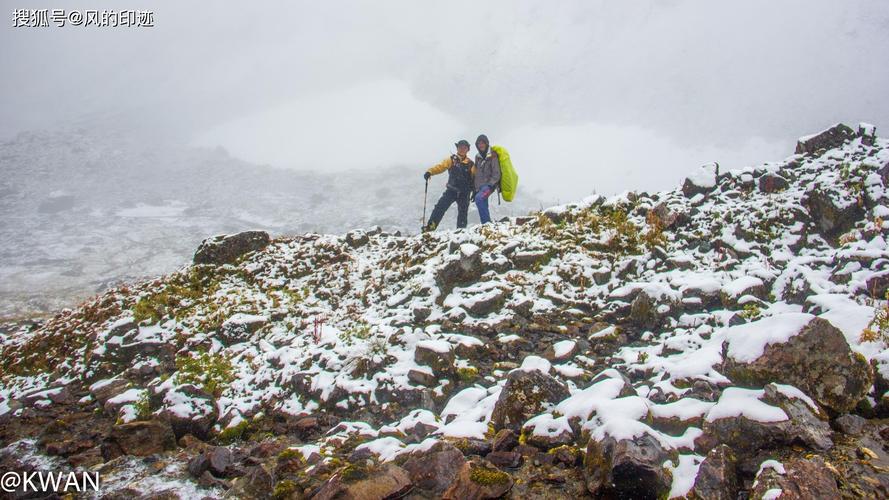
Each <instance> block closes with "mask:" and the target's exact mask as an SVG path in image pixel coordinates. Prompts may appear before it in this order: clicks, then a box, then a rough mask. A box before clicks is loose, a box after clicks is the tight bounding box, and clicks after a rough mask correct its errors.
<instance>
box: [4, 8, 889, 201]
mask: <svg viewBox="0 0 889 500" xmlns="http://www.w3.org/2000/svg"><path fill="white" fill-rule="evenodd" d="M3 7H4V11H5V14H4V15H5V16H6V19H7V20H6V21H5V22H4V26H3V29H2V30H0V47H2V49H0V64H2V67H3V75H4V77H3V78H2V79H0V136H2V137H4V138H8V137H12V136H14V135H15V134H16V133H18V132H20V131H23V130H30V129H44V128H53V127H58V126H68V125H76V126H79V127H87V128H95V129H103V128H104V129H115V130H126V131H130V132H132V133H133V134H137V135H139V134H141V135H142V136H144V137H145V138H146V141H157V140H159V139H164V140H171V141H176V142H182V143H186V144H193V145H206V146H217V145H218V146H222V147H224V148H225V149H226V150H228V151H229V152H230V153H231V154H232V155H234V156H236V157H239V158H242V159H244V160H247V161H251V162H256V163H263V164H269V165H271V166H274V167H280V168H290V169H309V170H325V171H334V172H337V171H341V170H345V169H353V168H361V169H371V168H378V167H381V166H390V165H407V166H415V167H416V168H417V169H418V171H419V170H420V169H422V168H425V167H427V166H429V165H430V164H431V163H433V162H435V161H438V160H440V159H441V158H443V157H444V156H445V155H446V154H448V152H449V151H450V150H451V149H452V144H453V142H454V141H455V140H456V139H459V138H467V139H469V140H470V141H473V140H474V138H475V136H476V135H477V134H479V133H486V134H488V135H489V136H490V137H491V139H492V140H493V141H494V142H495V143H501V144H504V145H505V146H507V147H508V148H509V149H510V150H511V151H512V153H513V158H514V161H515V163H516V167H517V169H518V171H519V174H520V176H521V179H522V180H521V189H525V190H529V191H530V192H535V193H538V194H540V195H544V196H548V197H551V198H554V199H559V200H561V201H568V200H570V199H573V198H577V197H581V196H584V195H586V194H589V193H590V192H594V191H595V192H603V193H611V192H618V191H622V190H628V189H644V190H655V189H664V188H670V187H672V186H675V185H676V184H678V183H679V182H680V180H681V178H682V177H683V176H684V174H686V173H687V172H689V171H690V170H691V169H693V168H694V167H695V166H697V165H699V164H702V163H705V162H709V161H719V162H720V163H721V164H723V165H724V166H726V167H729V168H731V167H741V166H745V165H748V164H753V163H759V162H762V161H766V160H777V159H781V158H784V157H785V156H787V155H789V154H790V153H791V152H792V149H793V144H794V142H795V140H796V138H797V137H798V136H801V135H804V134H809V133H812V132H815V131H818V130H820V129H823V128H826V127H827V126H830V125H831V124H833V123H835V122H838V121H844V122H847V123H851V124H853V125H854V124H856V123H857V122H859V121H867V122H871V123H874V124H876V125H877V126H878V133H882V134H885V132H886V130H887V128H889V100H887V99H886V98H885V94H886V89H887V88H889V68H887V65H886V64H885V59H886V54H887V49H889V2H885V1H883V0H872V1H846V2H836V1H813V0H805V1H802V0H800V1H782V2H774V1H766V0H758V1H744V2H731V5H729V3H728V2H706V1H691V0H670V1H658V2H632V3H629V2H605V1H560V2H542V1H536V2H530V1H488V2H483V3H482V2H469V1H451V2H434V3H433V2H416V1H332V2H319V1H315V2H293V1H287V2H284V1H281V2H271V1H264V2H250V3H249V4H248V3H243V2H213V3H212V4H211V3H208V2H197V1H189V2H185V1H182V0H177V1H151V2H147V1H135V0H134V1H129V2H125V3H121V2H118V1H115V2H110V1H109V2H102V1H96V0H94V1H91V2H89V3H88V4H84V3H79V2H62V1H55V2H50V3H47V2H39V1H29V2H10V1H4V2H3ZM24 7H27V8H34V9H36V8H50V9H52V8H66V9H86V8H98V9H102V8H107V9H111V8H115V9H125V8H129V9H137V8H140V9H151V10H154V11H155V25H156V26H155V27H153V28H95V27H65V28H56V27H48V28H13V27H12V24H11V11H12V10H13V9H15V8H24ZM158 144H161V143H160V142H158ZM159 147H161V146H159ZM418 185H419V174H418Z"/></svg>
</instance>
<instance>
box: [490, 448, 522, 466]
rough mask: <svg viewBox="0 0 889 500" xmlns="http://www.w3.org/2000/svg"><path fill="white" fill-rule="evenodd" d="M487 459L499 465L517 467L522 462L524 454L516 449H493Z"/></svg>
mask: <svg viewBox="0 0 889 500" xmlns="http://www.w3.org/2000/svg"><path fill="white" fill-rule="evenodd" d="M485 459H486V460H487V461H488V462H491V463H492V464H494V465H496V466H497V467H508V468H515V467H518V466H519V465H521V464H522V454H521V453H519V452H516V451H492V452H491V453H488V454H487V455H486V456H485Z"/></svg>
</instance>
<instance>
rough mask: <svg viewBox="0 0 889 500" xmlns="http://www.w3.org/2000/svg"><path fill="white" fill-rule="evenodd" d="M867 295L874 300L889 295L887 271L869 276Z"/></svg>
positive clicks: (888, 275)
mask: <svg viewBox="0 0 889 500" xmlns="http://www.w3.org/2000/svg"><path fill="white" fill-rule="evenodd" d="M866 286H867V294H868V295H869V296H871V297H874V298H876V299H880V300H882V299H884V298H886V294H887V293H889V271H887V272H882V273H879V274H876V275H874V276H871V277H870V278H868V280H867V284H866Z"/></svg>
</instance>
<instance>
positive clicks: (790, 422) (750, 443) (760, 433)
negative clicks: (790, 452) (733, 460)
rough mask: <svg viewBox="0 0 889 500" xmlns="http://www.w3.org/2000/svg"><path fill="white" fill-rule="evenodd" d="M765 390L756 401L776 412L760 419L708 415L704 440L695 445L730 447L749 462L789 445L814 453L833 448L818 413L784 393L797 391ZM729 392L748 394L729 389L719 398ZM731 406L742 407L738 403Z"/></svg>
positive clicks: (828, 431) (800, 400)
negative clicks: (757, 455) (763, 451)
mask: <svg viewBox="0 0 889 500" xmlns="http://www.w3.org/2000/svg"><path fill="white" fill-rule="evenodd" d="M766 387H767V389H766V390H764V391H763V392H762V394H760V396H758V399H761V401H762V402H763V403H765V404H768V405H770V406H774V407H777V408H780V411H779V412H772V413H773V414H772V415H770V416H769V417H768V418H763V419H757V418H753V417H750V416H748V415H746V414H741V415H736V416H728V415H726V416H719V417H717V418H710V416H709V415H708V417H707V418H705V419H704V426H703V431H704V436H703V437H702V438H700V441H699V442H698V443H697V444H698V445H701V446H702V447H703V448H705V449H708V448H712V447H713V446H716V445H717V444H726V445H728V446H731V447H732V449H733V450H734V451H735V453H737V454H738V458H739V459H741V458H745V459H746V458H749V457H750V456H752V455H753V454H755V453H756V452H757V451H759V450H773V449H780V448H782V447H785V446H788V445H790V444H795V445H805V446H807V447H808V448H810V449H814V450H827V449H829V448H831V447H832V446H833V442H832V441H831V438H830V437H831V432H830V427H829V425H828V424H827V421H826V418H825V416H824V415H823V414H822V413H823V412H821V410H820V409H818V408H815V409H813V408H811V407H809V405H808V403H806V402H805V401H804V400H803V399H800V397H797V396H795V395H787V394H788V393H785V391H788V390H789V391H797V390H796V389H794V388H785V389H784V390H779V389H778V386H776V385H773V384H770V385H768V386H766ZM729 391H733V394H732V396H735V395H739V394H742V393H747V392H749V390H746V389H739V388H731V389H727V390H726V392H725V393H724V394H723V396H728V394H729ZM791 394H792V393H791ZM802 397H804V395H803V396H802ZM751 402H753V401H751ZM756 403H757V404H758V402H756ZM733 404H736V405H737V404H744V403H743V400H739V401H737V402H735V403H733ZM785 417H786V418H785Z"/></svg>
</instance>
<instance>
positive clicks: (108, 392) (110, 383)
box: [89, 378, 130, 406]
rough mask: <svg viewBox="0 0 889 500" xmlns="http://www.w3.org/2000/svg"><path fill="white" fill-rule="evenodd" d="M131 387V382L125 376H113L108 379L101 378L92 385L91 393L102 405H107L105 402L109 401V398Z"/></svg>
mask: <svg viewBox="0 0 889 500" xmlns="http://www.w3.org/2000/svg"><path fill="white" fill-rule="evenodd" d="M129 387H130V382H129V381H128V380H126V379H123V378H113V379H107V380H100V381H98V382H96V383H95V384H93V385H91V386H90V388H89V390H90V395H91V396H92V397H93V398H94V399H95V400H96V401H98V402H99V404H100V405H102V406H105V403H106V402H108V400H109V399H111V398H113V397H115V396H117V395H119V394H121V393H123V392H124V391H126V390H127V389H129Z"/></svg>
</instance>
